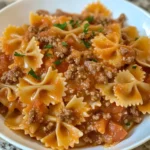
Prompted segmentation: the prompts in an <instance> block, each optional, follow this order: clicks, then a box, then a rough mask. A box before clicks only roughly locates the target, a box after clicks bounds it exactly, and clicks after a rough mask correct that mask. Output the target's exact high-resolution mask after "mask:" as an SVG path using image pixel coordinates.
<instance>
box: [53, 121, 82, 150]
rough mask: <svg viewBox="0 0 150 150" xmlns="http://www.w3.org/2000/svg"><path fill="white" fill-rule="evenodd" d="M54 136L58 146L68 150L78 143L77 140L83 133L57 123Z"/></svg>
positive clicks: (65, 124)
mask: <svg viewBox="0 0 150 150" xmlns="http://www.w3.org/2000/svg"><path fill="white" fill-rule="evenodd" d="M56 135H57V140H58V145H59V146H60V147H64V148H65V149H68V147H69V146H70V147H74V144H78V143H79V138H80V137H81V136H83V133H82V132H81V131H80V130H79V129H77V128H76V127H74V126H72V125H69V124H67V123H61V122H58V123H57V126H56ZM64 137H65V138H64Z"/></svg>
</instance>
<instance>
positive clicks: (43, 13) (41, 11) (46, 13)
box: [36, 9, 50, 16]
mask: <svg viewBox="0 0 150 150" xmlns="http://www.w3.org/2000/svg"><path fill="white" fill-rule="evenodd" d="M36 13H37V14H38V15H41V16H45V15H50V13H49V12H48V11H46V10H42V9H40V10H37V11H36Z"/></svg>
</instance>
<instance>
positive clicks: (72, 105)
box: [66, 96, 89, 124]
mask: <svg viewBox="0 0 150 150" xmlns="http://www.w3.org/2000/svg"><path fill="white" fill-rule="evenodd" d="M66 108H67V109H71V110H73V111H75V112H76V113H77V115H78V117H77V119H78V121H77V124H81V122H84V121H85V117H88V116H89V115H88V113H87V112H88V111H89V108H88V106H87V103H86V102H83V98H82V97H80V98H77V97H76V96H74V97H73V98H72V99H71V100H70V101H69V103H68V104H67V105H66Z"/></svg>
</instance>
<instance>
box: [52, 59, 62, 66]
mask: <svg viewBox="0 0 150 150" xmlns="http://www.w3.org/2000/svg"><path fill="white" fill-rule="evenodd" d="M61 63H62V61H61V60H56V61H55V62H54V64H55V65H56V66H59V65H60V64H61Z"/></svg>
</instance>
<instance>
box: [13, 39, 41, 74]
mask: <svg viewBox="0 0 150 150" xmlns="http://www.w3.org/2000/svg"><path fill="white" fill-rule="evenodd" d="M16 52H18V53H19V54H21V55H22V57H18V56H15V58H14V64H13V65H19V66H21V67H23V68H25V69H26V70H27V71H28V70H29V69H30V68H32V69H33V70H34V71H35V70H37V69H38V68H40V67H41V65H42V63H43V61H42V58H43V54H41V49H40V48H39V46H38V43H37V41H36V40H35V37H33V38H32V39H31V40H30V42H29V43H28V44H25V45H23V46H22V48H21V50H20V51H16ZM13 65H12V66H13Z"/></svg>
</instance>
